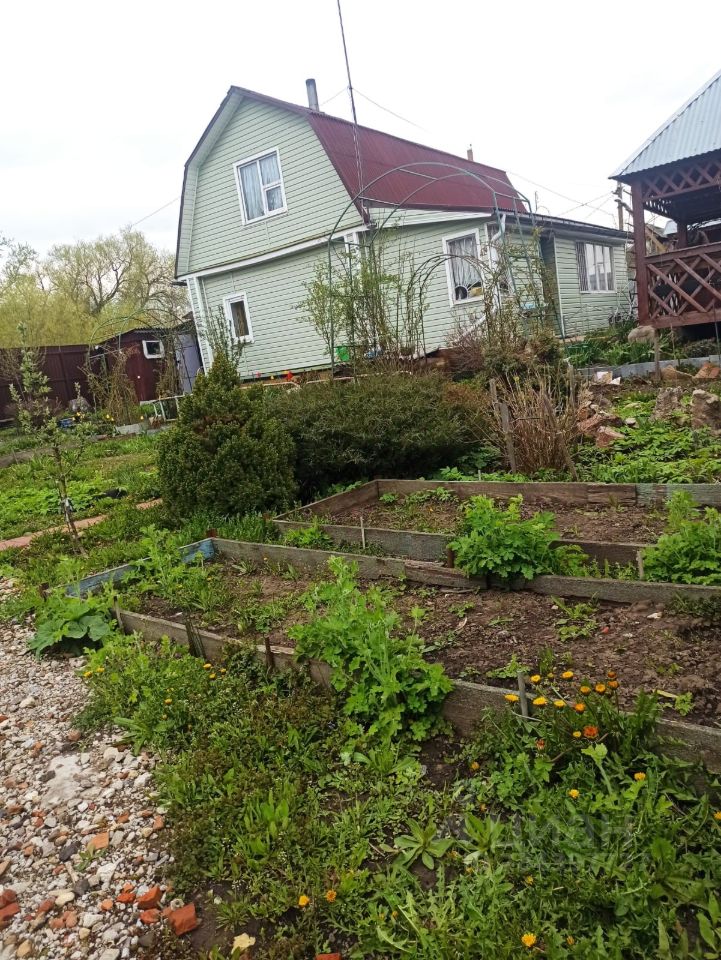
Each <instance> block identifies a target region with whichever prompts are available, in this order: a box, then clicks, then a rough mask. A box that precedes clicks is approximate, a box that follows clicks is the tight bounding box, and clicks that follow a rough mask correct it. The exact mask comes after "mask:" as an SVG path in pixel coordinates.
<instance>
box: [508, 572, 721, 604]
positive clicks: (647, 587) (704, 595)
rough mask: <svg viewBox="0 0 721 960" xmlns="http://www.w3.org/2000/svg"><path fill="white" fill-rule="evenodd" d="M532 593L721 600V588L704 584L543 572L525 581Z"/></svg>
mask: <svg viewBox="0 0 721 960" xmlns="http://www.w3.org/2000/svg"><path fill="white" fill-rule="evenodd" d="M525 589H527V590H531V591H532V592H533V593H542V594H546V595H548V594H551V595H558V596H561V597H590V598H594V599H597V600H611V601H614V602H615V603H636V602H637V601H639V600H650V601H651V602H652V603H658V604H667V603H668V602H669V600H670V599H671V598H672V597H673V596H683V597H684V598H685V599H688V600H690V599H696V600H705V599H712V598H713V599H721V587H703V586H695V585H691V584H686V583H650V582H645V581H641V580H609V579H606V578H593V577H556V576H552V575H544V576H540V577H535V579H533V580H529V581H528V582H527V583H526V586H525Z"/></svg>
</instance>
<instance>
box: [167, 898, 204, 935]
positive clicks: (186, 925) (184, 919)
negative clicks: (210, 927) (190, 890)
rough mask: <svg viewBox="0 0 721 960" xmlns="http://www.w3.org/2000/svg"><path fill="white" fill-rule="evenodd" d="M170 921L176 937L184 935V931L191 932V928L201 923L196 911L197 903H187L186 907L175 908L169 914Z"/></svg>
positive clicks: (193, 928)
mask: <svg viewBox="0 0 721 960" xmlns="http://www.w3.org/2000/svg"><path fill="white" fill-rule="evenodd" d="M168 923H169V924H170V928H171V930H172V931H173V933H174V934H175V935H176V937H182V935H183V934H184V933H190V931H191V930H195V928H196V927H197V926H198V925H199V920H198V917H197V916H196V913H195V904H194V903H186V904H185V906H184V907H180V908H179V909H178V910H173V911H172V913H170V914H169V915H168Z"/></svg>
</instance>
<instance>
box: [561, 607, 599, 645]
mask: <svg viewBox="0 0 721 960" xmlns="http://www.w3.org/2000/svg"><path fill="white" fill-rule="evenodd" d="M551 599H552V600H553V602H554V604H555V605H556V606H557V607H558V608H559V610H561V611H562V613H563V616H562V617H559V618H558V619H557V620H556V622H555V623H554V626H555V628H556V630H557V631H558V639H559V640H560V641H561V643H566V642H567V641H569V640H588V639H589V638H590V637H592V636H593V635H594V633H595V632H596V630H597V629H598V621H597V620H596V616H595V615H596V606H595V604H593V603H583V602H580V603H567V602H565V601H564V600H562V599H561V598H560V597H552V598H551Z"/></svg>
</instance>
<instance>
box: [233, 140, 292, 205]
mask: <svg viewBox="0 0 721 960" xmlns="http://www.w3.org/2000/svg"><path fill="white" fill-rule="evenodd" d="M235 172H236V176H237V178H238V192H239V193H240V202H241V206H242V208H243V219H244V220H245V221H246V223H247V222H248V221H251V220H261V219H262V218H263V217H272V216H273V215H274V214H276V213H283V212H284V211H285V209H286V206H285V190H284V188H283V177H282V174H281V172H280V157H279V156H278V151H277V150H272V151H271V152H270V153H265V154H263V156H260V157H253V158H251V159H250V160H242V161H241V162H240V163H238V164H236V167H235Z"/></svg>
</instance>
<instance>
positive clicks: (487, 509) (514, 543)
mask: <svg viewBox="0 0 721 960" xmlns="http://www.w3.org/2000/svg"><path fill="white" fill-rule="evenodd" d="M522 503H523V497H520V496H518V497H512V498H511V499H510V500H509V502H508V506H507V507H506V508H505V509H504V508H501V507H497V506H496V505H495V503H494V501H493V499H492V498H491V497H483V496H481V497H472V498H471V500H470V501H469V502H468V504H467V506H466V508H465V510H464V517H463V522H462V532H461V533H460V534H459V536H457V537H456V538H455V540H452V541H451V542H450V543H449V545H448V546H449V547H450V549H451V550H453V552H454V554H455V560H456V566H457V567H459V568H460V569H461V570H463V571H464V572H465V573H467V574H468V575H469V576H476V577H478V576H496V577H499V578H500V579H502V580H512V579H514V578H515V577H524V578H525V579H526V580H532V579H533V577H535V576H537V575H538V574H541V573H567V572H571V571H572V572H573V574H575V575H577V571H578V570H583V569H584V566H585V561H584V559H583V554H582V553H581V551H580V550H577V549H575V548H571V547H559V548H555V549H554V546H553V545H554V544H555V543H557V542H558V540H559V539H560V537H559V535H558V533H557V532H556V531H555V530H554V529H553V522H554V516H553V514H552V513H550V512H547V511H544V512H541V513H536V514H534V515H533V516H532V517H530V518H529V519H527V520H524V519H523V517H522V515H521V505H522Z"/></svg>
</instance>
